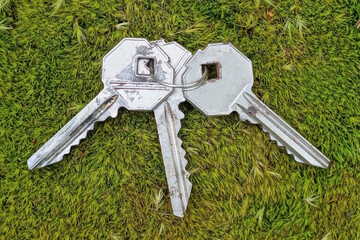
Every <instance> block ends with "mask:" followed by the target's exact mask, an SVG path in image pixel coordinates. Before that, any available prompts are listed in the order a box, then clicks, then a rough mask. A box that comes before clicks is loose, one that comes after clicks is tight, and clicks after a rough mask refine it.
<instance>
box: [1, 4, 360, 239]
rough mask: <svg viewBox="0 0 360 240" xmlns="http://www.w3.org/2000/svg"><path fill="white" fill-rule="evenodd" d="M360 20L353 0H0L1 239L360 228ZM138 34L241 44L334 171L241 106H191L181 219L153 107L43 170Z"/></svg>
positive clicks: (189, 44) (267, 87)
mask: <svg viewBox="0 0 360 240" xmlns="http://www.w3.org/2000/svg"><path fill="white" fill-rule="evenodd" d="M359 19H360V3H359V2H356V1H350V0H344V1H340V0H339V1H332V0H327V1H299V0H294V1H292V0H284V1H274V0H273V1H271V0H251V1H236V0H231V1H196V0H191V1H190V0H189V1H180V0H175V1H130V0H126V1H114V0H106V1H98V0H65V1H64V0H56V1H50V0H36V1H35V0H33V1H26V0H0V114H1V115H0V239H29V238H32V239H39V238H40V239H46V238H51V239H54V238H62V239H70V238H75V239H83V238H85V239H99V238H102V239H115V240H117V239H135V238H140V239H153V238H164V239H185V238H198V239H205V238H207V239H231V238H234V239H239V238H246V239H264V238H270V239H279V238H286V239H360V164H359V163H360V147H359V146H360V141H359V139H360V74H359V70H360V28H358V25H357V21H358V20H359ZM358 24H359V23H358ZM124 37H143V38H147V39H148V40H156V39H161V38H163V39H165V40H166V41H177V42H178V43H180V44H182V45H183V46H184V47H186V48H187V49H189V50H190V51H192V52H193V53H194V52H195V51H196V50H197V49H203V48H205V47H206V45H207V44H208V43H214V42H231V43H232V44H233V45H234V46H236V47H237V48H238V49H239V50H240V51H242V52H243V53H244V54H245V55H246V56H247V57H249V58H250V59H251V60H252V62H253V71H254V76H255V78H256V83H255V85H254V87H253V91H254V92H255V93H256V95H257V96H258V97H260V98H261V99H262V100H263V101H264V102H265V103H266V104H267V105H268V106H270V107H271V108H272V109H273V110H274V111H275V112H276V113H278V114H279V115H280V116H281V117H282V118H283V119H284V120H286V121H287V122H288V123H289V124H290V125H291V126H293V127H294V128H295V129H296V130H297V131H298V132H300V133H301V134H302V135H303V136H304V137H305V138H306V139H308V140H309V141H310V142H311V143H312V144H314V145H315V146H316V147H317V148H318V149H320V150H321V151H322V152H323V153H324V154H325V155H326V156H328V157H329V159H330V160H331V164H330V166H329V168H328V169H319V168H315V167H311V166H305V165H302V164H298V163H296V162H295V161H294V158H293V157H292V156H288V155H287V154H286V151H285V150H284V149H282V148H279V147H278V146H277V145H276V143H275V142H273V141H271V140H270V139H269V136H268V134H266V133H263V132H262V130H261V128H260V127H259V126H256V125H251V124H249V123H242V122H239V118H238V116H237V115H236V114H231V115H230V116H224V117H212V118H207V117H205V116H204V115H202V114H201V113H200V112H199V111H198V110H196V109H194V107H192V106H191V105H190V104H188V103H185V104H182V105H181V110H182V111H183V112H184V113H185V114H186V117H185V119H184V120H183V121H182V125H183V127H182V129H181V131H180V134H179V136H180V137H181V139H182V140H183V141H184V144H183V147H184V149H185V150H186V151H187V155H186V158H187V159H188V160H189V163H188V165H187V169H188V170H189V172H190V173H191V177H190V180H191V182H192V183H193V190H192V194H191V198H190V202H189V206H188V209H187V211H186V215H185V217H184V218H183V219H180V218H177V217H174V216H173V215H172V210H171V204H170V199H169V193H168V190H167V184H166V178H165V172H164V167H163V162H162V158H161V151H160V145H159V142H158V136H157V130H156V124H155V119H154V116H153V113H152V112H129V111H127V110H124V109H121V110H119V116H118V117H117V118H116V119H112V118H110V119H108V120H106V121H105V122H104V123H98V124H96V127H95V130H93V131H92V132H90V133H89V134H88V137H87V138H86V140H83V141H82V142H81V143H80V145H79V146H77V147H75V148H73V149H72V151H71V153H70V154H69V155H67V156H65V158H64V160H63V161H62V162H60V163H58V164H55V165H52V166H50V167H46V168H43V169H39V170H34V171H29V170H28V169H27V164H26V161H27V159H28V158H29V157H30V156H31V155H32V154H33V153H35V151H36V150H37V149H38V148H40V147H41V146H42V145H43V144H44V143H45V142H46V141H47V140H48V139H49V138H50V137H51V136H53V135H54V134H55V133H56V132H57V131H58V130H59V129H60V128H61V127H62V126H64V125H65V124H66V122H67V121H69V120H70V119H71V118H72V117H73V116H75V115H76V113H77V112H79V110H80V109H81V108H82V107H84V106H85V105H86V104H87V103H88V102H89V101H90V100H91V99H92V98H94V97H95V96H96V95H97V93H98V92H99V91H100V90H101V89H102V82H101V67H102V57H103V56H104V55H105V54H106V53H107V52H108V51H109V50H110V49H112V48H113V47H114V46H115V45H116V44H117V43H118V42H119V41H121V39H122V38H124Z"/></svg>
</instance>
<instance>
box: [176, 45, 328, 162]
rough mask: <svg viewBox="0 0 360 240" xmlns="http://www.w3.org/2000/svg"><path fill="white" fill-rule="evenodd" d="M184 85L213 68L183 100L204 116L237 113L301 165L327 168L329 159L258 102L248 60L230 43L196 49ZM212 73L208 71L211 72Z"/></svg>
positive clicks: (184, 76)
mask: <svg viewBox="0 0 360 240" xmlns="http://www.w3.org/2000/svg"><path fill="white" fill-rule="evenodd" d="M186 66H187V67H188V69H187V71H186V72H185V73H184V75H183V80H184V84H188V83H191V81H193V79H197V78H198V77H200V75H201V74H202V70H203V69H204V68H208V69H212V70H213V72H214V77H213V78H212V79H209V80H208V81H207V82H206V84H204V85H203V86H201V87H199V88H198V89H196V90H193V91H185V98H186V99H187V100H188V101H189V102H191V103H192V104H193V105H194V106H195V107H196V108H198V109H199V110H200V111H201V112H203V113H204V114H205V115H207V116H218V115H227V114H230V113H231V112H233V111H236V112H238V114H239V115H240V120H241V121H245V120H248V121H249V122H250V123H253V124H261V125H262V127H263V130H264V131H265V132H269V134H270V137H271V139H273V140H276V141H277V143H278V145H279V146H285V148H286V150H287V152H288V153H289V154H293V155H294V157H295V160H296V161H298V162H301V163H306V164H311V165H314V166H317V167H322V168H326V167H327V166H328V165H329V159H328V158H327V157H325V156H324V155H323V154H322V153H321V152H320V151H319V150H318V149H316V148H315V147H314V146H313V145H311V144H310V143H309V142H308V141H307V140H306V139H305V138H303V137H302V136H301V135H300V134H299V133H297V132H296V131H295V130H294V129H293V128H292V127H290V126H289V125H288V124H287V123H286V122H285V121H284V120H282V119H281V118H280V117H279V116H278V115H276V114H275V113H274V112H273V111H272V110H271V109H270V108H269V107H267V106H266V105H265V104H264V103H263V102H261V101H260V100H259V99H258V98H257V97H256V95H255V94H254V93H253V92H252V91H251V87H252V85H253V82H254V81H253V73H252V64H251V61H250V60H249V59H248V58H247V57H245V56H244V55H243V54H242V53H241V52H240V51H239V50H237V49H236V48H235V47H234V46H233V45H231V44H230V43H220V44H210V45H208V46H207V48H206V49H205V50H203V51H201V50H199V51H198V52H197V53H196V54H195V55H194V56H193V58H192V59H191V60H190V61H189V62H188V63H187V64H186ZM210 71H211V70H210Z"/></svg>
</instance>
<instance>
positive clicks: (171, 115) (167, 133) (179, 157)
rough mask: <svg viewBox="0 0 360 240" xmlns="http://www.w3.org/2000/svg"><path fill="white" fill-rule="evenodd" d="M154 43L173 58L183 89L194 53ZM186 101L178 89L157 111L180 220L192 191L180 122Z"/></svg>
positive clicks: (176, 80)
mask: <svg viewBox="0 0 360 240" xmlns="http://www.w3.org/2000/svg"><path fill="white" fill-rule="evenodd" d="M152 44H155V45H157V46H159V47H160V48H161V49H162V50H163V51H164V52H165V53H166V54H167V55H168V56H169V57H170V64H171V66H172V67H173V68H174V70H175V80H174V84H175V85H178V86H181V85H182V78H181V76H182V74H183V73H184V71H185V68H184V67H183V66H184V64H185V63H186V62H187V61H188V60H189V59H190V58H191V53H190V52H189V51H188V50H186V49H185V48H183V47H182V46H180V45H179V44H178V43H176V42H170V43H165V42H164V41H163V40H161V41H156V42H152ZM184 101H185V98H184V94H183V90H182V88H175V89H174V92H173V93H172V94H171V95H170V96H169V97H168V98H167V99H166V100H165V101H163V102H161V103H160V105H159V106H158V107H157V108H156V109H155V110H154V113H155V118H156V124H157V128H158V133H159V139H160V143H161V152H162V156H163V161H164V166H165V172H166V178H167V183H168V188H169V193H170V199H171V205H172V209H173V213H174V215H175V216H178V217H183V216H184V213H185V210H186V208H187V204H188V200H189V197H190V193H191V188H192V185H191V183H190V181H189V177H190V174H189V173H188V172H187V171H186V169H185V166H186V164H187V160H186V159H185V150H184V149H183V148H182V147H181V144H182V141H181V140H180V138H179V137H178V132H179V130H180V128H181V122H180V121H181V119H183V118H184V114H183V113H182V112H181V111H180V110H179V104H180V103H182V102H184Z"/></svg>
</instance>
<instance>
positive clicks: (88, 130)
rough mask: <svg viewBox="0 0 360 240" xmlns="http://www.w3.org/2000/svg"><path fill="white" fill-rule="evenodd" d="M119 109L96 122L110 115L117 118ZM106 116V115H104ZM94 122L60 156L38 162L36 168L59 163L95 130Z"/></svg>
mask: <svg viewBox="0 0 360 240" xmlns="http://www.w3.org/2000/svg"><path fill="white" fill-rule="evenodd" d="M117 115H118V114H117V111H115V114H110V115H106V116H105V117H101V118H99V119H98V120H97V121H96V122H103V121H105V120H106V119H107V118H108V117H109V116H111V117H112V118H116V116H117ZM103 116H104V115H103ZM96 122H94V123H92V124H91V125H90V126H89V127H88V128H87V129H86V130H85V131H84V132H83V133H82V134H80V135H79V136H78V137H77V138H76V139H75V141H73V142H72V143H71V144H70V145H69V146H67V147H66V148H65V149H64V150H63V151H62V153H61V154H59V155H58V156H56V157H55V158H54V159H53V160H51V161H47V162H44V163H41V162H40V163H38V164H37V165H36V166H35V167H36V168H42V167H45V166H48V165H51V164H54V163H57V162H60V161H61V160H62V159H63V158H64V156H65V155H67V154H69V153H70V152H71V149H72V147H75V146H77V145H79V144H80V142H81V140H83V139H85V138H86V137H87V134H88V132H90V131H92V130H94V127H95V123H96Z"/></svg>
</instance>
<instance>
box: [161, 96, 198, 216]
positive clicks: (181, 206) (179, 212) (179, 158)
mask: <svg viewBox="0 0 360 240" xmlns="http://www.w3.org/2000/svg"><path fill="white" fill-rule="evenodd" d="M180 102H181V101H180V100H175V101H170V103H169V102H168V101H166V102H165V103H164V108H163V109H164V111H163V114H164V117H165V121H164V123H165V126H166V129H167V131H168V132H173V134H174V135H173V136H174V137H175V139H172V138H171V137H170V142H169V143H170V144H169V146H170V148H171V152H172V153H173V154H174V153H175V155H172V157H171V159H172V160H173V161H174V167H175V178H176V182H177V186H176V187H174V189H172V186H171V185H169V191H170V196H171V201H172V205H173V212H174V215H176V216H179V217H183V216H184V212H185V210H186V208H187V205H188V200H189V197H190V193H191V189H192V184H191V182H190V180H189V177H190V173H189V172H188V171H187V170H186V165H187V163H188V161H187V159H186V158H185V155H186V151H185V150H184V149H183V148H182V143H183V142H182V140H181V139H180V138H179V135H178V134H179V131H180V128H181V119H183V118H184V113H182V112H181V111H180V109H179V107H178V106H179V103H180ZM170 104H171V105H170ZM171 139H172V140H171Z"/></svg>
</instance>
